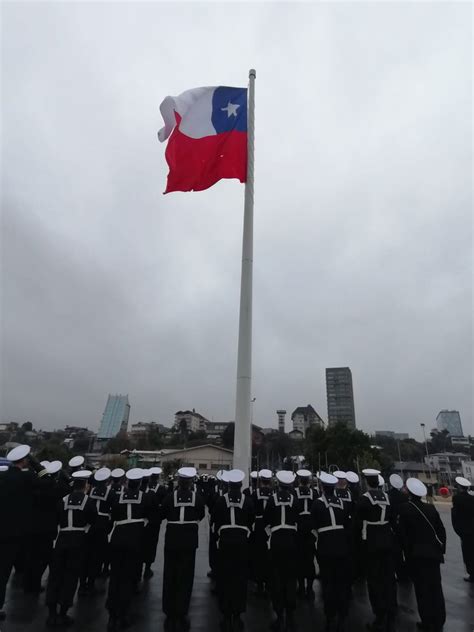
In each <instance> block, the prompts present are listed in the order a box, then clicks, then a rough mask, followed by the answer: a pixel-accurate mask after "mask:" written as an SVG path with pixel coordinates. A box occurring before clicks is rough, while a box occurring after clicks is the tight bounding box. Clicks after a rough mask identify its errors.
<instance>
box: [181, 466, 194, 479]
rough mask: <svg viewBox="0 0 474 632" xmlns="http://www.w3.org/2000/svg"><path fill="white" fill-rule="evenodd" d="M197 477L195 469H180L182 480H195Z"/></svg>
mask: <svg viewBox="0 0 474 632" xmlns="http://www.w3.org/2000/svg"><path fill="white" fill-rule="evenodd" d="M196 475H197V471H196V468H195V467H180V468H179V470H178V476H180V477H181V478H194V477H195V476H196Z"/></svg>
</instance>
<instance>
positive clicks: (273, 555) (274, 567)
mask: <svg viewBox="0 0 474 632" xmlns="http://www.w3.org/2000/svg"><path fill="white" fill-rule="evenodd" d="M270 567H271V595H272V605H273V609H274V610H275V612H276V613H277V614H281V613H282V612H283V610H290V611H293V610H294V609H295V608H296V575H297V567H296V545H295V546H287V547H277V546H272V547H271V548H270Z"/></svg>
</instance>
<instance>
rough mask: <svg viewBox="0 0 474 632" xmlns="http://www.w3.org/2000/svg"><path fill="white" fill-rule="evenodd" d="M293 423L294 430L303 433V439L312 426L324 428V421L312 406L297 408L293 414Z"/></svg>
mask: <svg viewBox="0 0 474 632" xmlns="http://www.w3.org/2000/svg"><path fill="white" fill-rule="evenodd" d="M291 421H292V422H293V430H298V431H299V432H301V433H303V437H304V436H305V435H306V431H307V430H308V428H310V427H311V426H324V421H323V420H322V419H321V417H320V416H319V415H318V413H317V412H316V411H315V410H314V408H313V407H312V406H311V404H308V405H307V406H298V408H295V410H294V411H293V412H292V413H291Z"/></svg>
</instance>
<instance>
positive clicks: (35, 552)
mask: <svg viewBox="0 0 474 632" xmlns="http://www.w3.org/2000/svg"><path fill="white" fill-rule="evenodd" d="M55 536H56V534H55V533H35V534H33V535H32V536H30V538H29V543H28V545H27V549H26V567H25V573H24V577H23V587H24V589H25V591H26V592H39V591H40V588H41V578H42V577H43V573H44V571H45V570H46V568H47V566H48V564H49V563H50V562H51V558H52V555H53V544H54V538H55Z"/></svg>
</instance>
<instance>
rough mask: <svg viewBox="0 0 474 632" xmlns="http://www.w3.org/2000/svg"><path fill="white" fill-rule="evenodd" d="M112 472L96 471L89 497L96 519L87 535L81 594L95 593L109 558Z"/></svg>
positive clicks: (112, 494)
mask: <svg viewBox="0 0 474 632" xmlns="http://www.w3.org/2000/svg"><path fill="white" fill-rule="evenodd" d="M110 475H111V472H110V470H109V468H108V467H101V468H100V469H98V470H97V472H95V473H94V477H93V486H92V487H91V490H90V492H89V498H90V499H91V500H93V501H94V503H95V508H96V514H97V517H96V520H95V522H94V524H93V525H92V526H91V528H90V529H89V531H88V533H87V536H86V557H85V564H84V568H83V571H82V574H81V583H80V586H79V595H93V594H94V593H95V590H96V588H95V581H96V579H97V578H98V577H99V575H100V574H101V571H102V565H103V564H104V563H106V562H107V560H108V550H107V549H108V544H109V543H108V535H109V532H110V527H111V511H112V499H113V496H114V492H113V491H112V490H111V487H110V485H108V482H109V480H110Z"/></svg>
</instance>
